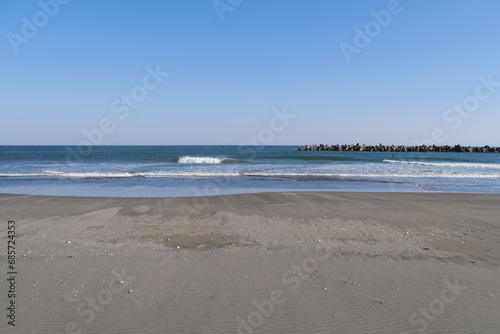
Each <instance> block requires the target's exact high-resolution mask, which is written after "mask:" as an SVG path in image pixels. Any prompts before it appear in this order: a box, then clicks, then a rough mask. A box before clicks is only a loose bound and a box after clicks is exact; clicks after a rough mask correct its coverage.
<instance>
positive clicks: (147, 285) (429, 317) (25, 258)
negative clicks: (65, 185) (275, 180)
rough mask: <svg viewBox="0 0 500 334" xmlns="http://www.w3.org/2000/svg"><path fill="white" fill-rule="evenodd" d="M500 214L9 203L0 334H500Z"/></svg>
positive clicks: (265, 205) (376, 207)
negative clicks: (10, 254) (12, 253)
mask: <svg viewBox="0 0 500 334" xmlns="http://www.w3.org/2000/svg"><path fill="white" fill-rule="evenodd" d="M499 203H500V195H495V194H458V193H457V194H450V193H333V192H303V193H299V192H296V193H291V192H289V193H261V194H243V195H228V196H214V197H186V198H90V197H87V198H85V197H50V196H28V195H6V194H4V195H0V215H1V217H2V220H3V222H2V224H1V226H2V227H1V232H0V235H1V237H2V238H1V239H2V242H1V246H0V247H1V248H0V254H1V256H2V265H1V268H0V273H1V275H2V279H1V280H0V295H1V298H0V308H1V309H2V310H3V311H2V313H3V314H2V317H1V319H2V321H1V322H0V332H1V333H200V334H216V333H217V334H218V333H398V334H399V333H421V332H424V333H469V334H471V333H477V334H479V333H499V332H500V318H499V316H498V315H499V314H500V269H499V262H500V206H499ZM8 221H15V225H16V244H15V247H16V248H15V249H16V268H15V269H16V272H17V274H16V279H15V284H14V287H15V298H8V297H7V295H8V291H9V289H11V288H12V284H11V283H12V282H9V281H8V279H9V275H8V274H7V272H8V271H9V268H8V264H7V262H6V261H5V259H6V258H7V243H8V238H7V222H8ZM11 300H15V305H16V312H15V316H16V317H15V325H16V326H15V327H11V326H9V325H8V321H10V320H9V318H8V317H7V315H8V312H9V311H8V310H7V308H8V307H9V303H10V301H11Z"/></svg>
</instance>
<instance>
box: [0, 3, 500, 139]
mask: <svg viewBox="0 0 500 334" xmlns="http://www.w3.org/2000/svg"><path fill="white" fill-rule="evenodd" d="M498 13H500V1H495V0H478V1H464V0H442V1H435V0H413V1H412V0H400V1H398V0H383V1H379V0H373V1H367V0H366V1H361V0H336V1H332V0H307V1H305V0H304V1H292V0H273V1H270V0H216V1H213V0H164V1H144V0H143V1H139V0H121V1H120V0H108V1H97V0H71V1H68V0H40V1H32V0H29V1H28V0H26V1H17V0H16V1H15V0H4V1H1V2H0V91H1V99H0V110H1V122H0V145H80V144H84V143H89V142H90V143H91V144H95V145H240V144H267V145H305V144H321V143H324V144H343V143H365V144H378V143H383V144H404V145H417V144H418V145H420V144H436V145H445V144H447V145H455V144H461V145H473V146H483V145H493V146H500V135H499V133H500V132H499V130H498V129H499V124H500V60H499V59H500V20H498Z"/></svg>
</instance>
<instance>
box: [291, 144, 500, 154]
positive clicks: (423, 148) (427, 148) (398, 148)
mask: <svg viewBox="0 0 500 334" xmlns="http://www.w3.org/2000/svg"><path fill="white" fill-rule="evenodd" d="M297 151H369V152H477V153H500V147H491V146H488V145H486V146H483V147H471V146H461V145H455V146H449V145H440V146H436V145H420V146H404V145H390V146H389V145H382V144H379V145H359V144H350V145H324V144H320V145H312V146H309V145H306V146H302V147H299V148H298V149H297Z"/></svg>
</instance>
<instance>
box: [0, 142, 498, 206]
mask: <svg viewBox="0 0 500 334" xmlns="http://www.w3.org/2000/svg"><path fill="white" fill-rule="evenodd" d="M269 191H382V192H386V191H389V192H477V193H500V154H495V153H449V152H446V153H445V152H443V153H438V152H429V153H423V152H411V153H410V152H408V153H405V152H330V151H297V146H89V147H76V146H72V147H70V146H0V193H11V194H35V195H59V196H118V197H170V196H210V195H220V194H236V193H252V192H269Z"/></svg>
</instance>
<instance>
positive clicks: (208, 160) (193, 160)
mask: <svg viewBox="0 0 500 334" xmlns="http://www.w3.org/2000/svg"><path fill="white" fill-rule="evenodd" d="M224 160H225V159H224V158H222V159H221V158H214V157H190V156H188V155H186V156H183V157H180V158H179V159H178V160H177V162H178V163H180V164H220V163H222V162H223V161H224Z"/></svg>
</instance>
